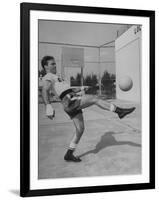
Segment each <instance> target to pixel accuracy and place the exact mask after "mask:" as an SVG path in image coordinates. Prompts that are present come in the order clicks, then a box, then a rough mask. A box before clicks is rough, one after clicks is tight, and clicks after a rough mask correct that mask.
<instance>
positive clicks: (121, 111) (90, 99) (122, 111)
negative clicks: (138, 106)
mask: <svg viewBox="0 0 159 200" xmlns="http://www.w3.org/2000/svg"><path fill="white" fill-rule="evenodd" d="M92 105H97V106H98V107H100V108H101V109H104V110H108V111H111V112H115V113H117V114H118V117H119V118H120V119H121V118H123V117H124V116H125V115H127V114H130V113H131V112H133V111H134V110H135V107H132V108H119V107H117V106H116V105H114V104H112V103H109V102H108V101H106V100H102V99H100V98H99V97H96V96H93V95H84V96H82V98H81V106H80V107H81V109H84V108H87V107H89V106H92Z"/></svg>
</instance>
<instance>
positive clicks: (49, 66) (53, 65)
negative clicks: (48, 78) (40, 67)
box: [45, 59, 56, 74]
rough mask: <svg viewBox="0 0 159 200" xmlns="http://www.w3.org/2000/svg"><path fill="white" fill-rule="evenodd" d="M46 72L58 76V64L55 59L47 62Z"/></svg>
mask: <svg viewBox="0 0 159 200" xmlns="http://www.w3.org/2000/svg"><path fill="white" fill-rule="evenodd" d="M45 70H46V71H50V72H51V73H53V74H56V62H55V60H54V59H52V60H48V61H47V65H45Z"/></svg>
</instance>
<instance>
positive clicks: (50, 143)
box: [38, 100, 142, 179]
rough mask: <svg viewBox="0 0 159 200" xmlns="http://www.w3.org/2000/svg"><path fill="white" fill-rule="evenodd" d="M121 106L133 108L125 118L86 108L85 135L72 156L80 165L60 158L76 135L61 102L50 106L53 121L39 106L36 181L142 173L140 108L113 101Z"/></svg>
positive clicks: (42, 106) (97, 109) (124, 102)
mask: <svg viewBox="0 0 159 200" xmlns="http://www.w3.org/2000/svg"><path fill="white" fill-rule="evenodd" d="M113 102H114V103H115V104H116V105H120V106H121V107H130V106H136V110H135V111H134V112H133V113H131V114H130V115H128V116H126V117H125V118H124V119H119V118H118V117H117V115H116V114H115V113H111V112H108V111H105V110H101V109H100V108H98V107H96V106H92V107H89V108H86V109H85V110H84V111H83V113H84V119H85V132H84V135H83V136H82V138H81V141H80V143H79V145H78V147H77V150H76V152H75V155H78V156H80V158H81V159H82V162H80V163H72V162H66V161H64V159H63V156H64V154H65V152H66V150H67V147H68V145H69V142H70V140H71V138H72V136H73V133H74V132H75V128H74V125H73V123H72V121H71V120H70V119H69V117H68V116H67V114H66V113H65V112H64V111H63V109H62V105H61V104H60V103H53V106H54V108H55V111H56V117H55V118H54V120H50V119H47V118H46V117H45V108H44V105H43V104H39V137H38V178H39V179H51V178H66V177H88V176H104V175H105V176H111V175H133V174H140V173H141V168H142V166H141V150H142V149H141V148H142V145H141V107H140V105H139V104H134V103H132V102H126V101H119V100H113Z"/></svg>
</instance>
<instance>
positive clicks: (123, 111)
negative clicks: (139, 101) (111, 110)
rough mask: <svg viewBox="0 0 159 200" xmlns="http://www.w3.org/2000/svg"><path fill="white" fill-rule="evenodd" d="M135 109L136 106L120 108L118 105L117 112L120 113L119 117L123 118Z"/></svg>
mask: <svg viewBox="0 0 159 200" xmlns="http://www.w3.org/2000/svg"><path fill="white" fill-rule="evenodd" d="M135 109H136V108H135V107H132V108H119V107H116V110H115V112H116V113H117V114H118V116H119V118H120V119H122V118H123V117H125V116H126V115H128V114H130V113H132V112H133V111H134V110H135Z"/></svg>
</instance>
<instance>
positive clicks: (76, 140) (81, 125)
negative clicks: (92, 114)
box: [64, 113, 84, 162]
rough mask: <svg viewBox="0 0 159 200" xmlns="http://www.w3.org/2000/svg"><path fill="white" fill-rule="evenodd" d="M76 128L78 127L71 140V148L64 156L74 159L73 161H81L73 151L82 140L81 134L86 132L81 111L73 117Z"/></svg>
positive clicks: (67, 159) (69, 159)
mask: <svg viewBox="0 0 159 200" xmlns="http://www.w3.org/2000/svg"><path fill="white" fill-rule="evenodd" d="M72 120H73V122H74V125H75V128H76V132H75V134H74V136H73V138H72V140H71V142H70V145H69V148H68V150H67V152H66V154H65V156H64V159H65V160H66V161H73V162H80V161H81V159H80V158H78V157H75V156H74V155H73V152H74V151H75V149H76V147H77V144H78V143H79V141H80V138H81V136H82V135H83V132H84V120H83V114H82V113H79V114H78V115H76V116H75V117H74V118H73V119H72Z"/></svg>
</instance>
